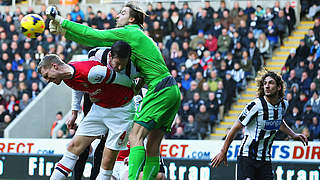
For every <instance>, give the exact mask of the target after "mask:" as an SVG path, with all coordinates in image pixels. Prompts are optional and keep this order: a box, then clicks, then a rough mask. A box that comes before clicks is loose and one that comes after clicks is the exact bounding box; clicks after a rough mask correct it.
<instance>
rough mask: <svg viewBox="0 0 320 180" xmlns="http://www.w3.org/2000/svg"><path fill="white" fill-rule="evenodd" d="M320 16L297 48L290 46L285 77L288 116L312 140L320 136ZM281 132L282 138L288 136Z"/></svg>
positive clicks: (291, 123)
mask: <svg viewBox="0 0 320 180" xmlns="http://www.w3.org/2000/svg"><path fill="white" fill-rule="evenodd" d="M319 41H320V19H319V18H316V19H315V21H314V27H313V28H312V29H310V30H309V31H308V34H306V35H305V37H304V39H302V40H300V44H299V46H298V48H296V49H291V51H290V55H289V56H288V58H287V60H286V63H285V66H284V67H283V76H282V77H283V80H284V81H285V82H286V84H287V89H286V99H287V100H288V101H289V109H288V112H287V114H286V116H285V120H286V122H287V124H288V125H289V126H291V127H292V129H293V130H294V131H295V132H297V133H305V134H306V135H307V136H308V137H309V139H310V140H320V124H319V118H320V96H319V93H320V48H319ZM286 138H287V137H286V136H284V135H283V136H281V137H280V139H286Z"/></svg>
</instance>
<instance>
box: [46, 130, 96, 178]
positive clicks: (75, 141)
mask: <svg viewBox="0 0 320 180" xmlns="http://www.w3.org/2000/svg"><path fill="white" fill-rule="evenodd" d="M95 138H96V137H93V136H77V135H76V136H74V137H73V138H72V140H71V142H70V143H69V145H68V148H67V151H66V152H65V153H64V154H63V157H62V158H61V160H60V161H59V162H58V163H57V164H56V167H55V169H54V171H53V173H52V175H51V177H50V180H63V179H66V178H67V177H68V174H69V173H70V172H71V171H72V170H73V168H74V166H75V164H76V162H77V160H78V158H79V155H80V154H81V153H82V152H83V151H84V150H85V149H86V147H88V145H90V144H91V142H92V141H93V140H94V139H95Z"/></svg>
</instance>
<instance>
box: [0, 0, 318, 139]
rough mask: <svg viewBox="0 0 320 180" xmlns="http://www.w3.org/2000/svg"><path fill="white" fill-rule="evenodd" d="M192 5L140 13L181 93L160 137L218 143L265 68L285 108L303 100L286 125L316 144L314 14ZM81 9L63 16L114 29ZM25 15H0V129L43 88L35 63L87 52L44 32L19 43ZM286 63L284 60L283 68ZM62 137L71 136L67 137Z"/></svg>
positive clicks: (110, 21) (274, 7)
mask: <svg viewBox="0 0 320 180" xmlns="http://www.w3.org/2000/svg"><path fill="white" fill-rule="evenodd" d="M191 2H192V1H190V2H188V1H184V2H183V3H179V4H177V3H175V2H171V3H166V6H164V5H163V3H161V2H157V3H152V4H151V3H149V4H148V5H147V6H146V9H145V10H146V12H147V14H148V15H149V16H148V17H147V18H146V20H145V23H144V32H145V33H146V34H148V35H149V36H150V37H151V38H153V39H154V40H155V41H156V43H157V44H158V46H159V48H160V51H161V52H162V55H163V57H164V59H165V61H166V64H167V66H168V68H169V70H170V71H171V73H172V75H173V76H174V78H175V79H176V80H177V82H178V84H179V87H180V89H181V92H182V97H181V98H182V99H181V101H182V103H181V104H182V105H181V108H180V110H179V113H178V116H177V119H176V122H175V124H174V125H173V129H172V132H171V134H168V135H167V136H166V138H168V139H170V138H172V139H208V138H209V139H222V138H223V137H224V136H225V132H226V131H227V130H228V128H230V127H231V125H232V124H233V121H235V120H236V119H237V115H238V114H239V113H240V111H241V110H242V109H243V107H244V105H245V104H246V103H248V102H249V99H253V97H255V84H254V81H253V80H254V78H255V76H256V75H257V72H258V70H259V69H261V68H263V67H264V66H265V67H267V69H268V70H273V71H277V72H279V73H282V74H283V79H284V80H285V81H286V83H287V84H290V86H288V88H287V89H288V90H287V94H286V96H287V97H288V96H290V94H291V96H292V100H291V101H289V102H292V103H290V105H292V104H293V105H294V104H300V103H302V101H303V102H304V104H306V105H305V107H304V106H299V107H298V111H299V112H302V113H300V114H299V117H300V118H298V120H300V122H298V123H297V122H296V121H295V122H294V123H292V124H291V125H292V126H295V127H297V128H296V129H298V128H299V129H301V130H303V129H304V128H301V127H300V126H303V127H305V128H307V129H308V132H309V133H310V135H311V134H312V136H310V137H312V138H313V139H319V135H320V133H319V131H320V130H319V128H320V126H319V123H318V122H317V121H318V120H319V114H318V113H319V111H320V110H319V109H320V107H319V106H318V105H319V103H320V102H319V101H320V99H319V90H320V85H319V84H320V80H319V79H320V71H319V70H318V69H319V66H318V64H319V58H318V57H319V56H320V48H319V39H318V38H319V36H320V35H319V32H320V30H319V29H320V23H319V19H317V15H316V13H314V15H313V16H312V17H310V16H311V15H312V14H311V15H309V16H308V17H309V18H314V19H315V22H312V21H302V22H300V21H299V19H300V17H299V13H297V12H295V9H294V8H292V7H290V4H280V3H279V2H278V1H273V2H272V3H274V4H270V3H269V4H268V5H269V6H268V7H267V6H265V5H264V6H263V7H262V6H260V5H259V4H258V3H257V4H252V2H251V1H248V2H247V3H246V4H244V3H243V2H242V3H241V5H239V3H238V2H237V1H232V2H233V3H230V4H227V5H226V2H225V1H221V2H214V3H215V4H219V5H218V6H214V8H213V6H212V4H211V3H210V2H209V1H206V2H205V3H203V5H202V6H201V7H200V8H199V9H196V8H194V7H193V6H190V3H191ZM228 2H230V1H228ZM301 2H302V4H303V3H305V1H303V0H302V1H301ZM312 5H313V4H308V5H306V6H303V7H304V8H305V9H306V11H302V13H303V14H306V12H307V9H308V8H309V7H312ZM81 7H82V6H78V5H76V6H72V8H73V9H72V10H71V11H69V12H68V13H66V14H65V17H66V18H68V19H70V20H73V21H75V22H78V23H83V24H87V25H88V26H91V27H93V28H97V29H110V28H114V27H115V17H116V15H117V12H116V11H115V9H113V8H110V10H109V11H108V12H107V13H106V12H103V11H100V10H96V9H95V8H94V7H96V6H87V9H86V10H84V9H82V8H81ZM69 9H70V7H69ZM305 9H303V10H305ZM44 10H45V6H44V5H43V6H42V8H41V11H40V12H36V13H39V14H40V15H42V17H43V18H44V20H45V22H46V25H47V26H46V27H48V23H49V22H48V19H47V18H46V17H45V15H44ZM31 12H33V13H34V11H33V9H32V8H29V9H28V10H27V12H26V13H23V12H22V11H21V9H20V8H19V7H18V8H16V10H15V11H14V12H13V11H10V10H9V9H8V8H7V9H6V11H3V12H1V16H0V32H1V33H0V43H1V49H0V54H1V56H0V57H1V62H0V70H1V73H0V74H1V76H0V77H1V79H0V82H1V84H0V92H1V93H0V94H1V95H2V96H3V97H2V98H0V99H1V101H0V102H1V105H0V113H1V114H0V118H1V119H0V123H1V127H2V131H3V128H5V127H6V126H7V124H8V123H9V122H10V121H9V120H8V116H9V117H10V118H11V119H12V118H14V117H15V116H17V114H18V113H19V112H20V111H21V110H22V109H23V107H21V106H20V105H26V104H28V103H25V100H22V97H23V96H29V99H34V97H35V96H36V95H37V94H38V93H39V91H40V90H42V89H43V88H44V87H45V86H46V82H44V81H43V80H42V79H41V78H40V77H39V76H38V75H37V74H36V73H35V71H34V70H35V67H36V65H37V63H38V62H39V60H40V59H41V57H43V56H44V55H45V54H47V53H57V54H58V55H59V56H61V57H62V59H64V60H65V61H69V60H70V59H71V58H72V56H73V55H76V54H86V53H87V52H88V50H89V48H87V47H82V46H80V45H77V44H76V43H72V42H70V41H67V40H66V39H65V38H63V37H61V36H53V35H51V34H50V33H49V32H48V29H46V30H45V32H44V34H43V36H39V37H38V38H37V39H27V38H25V37H24V36H23V35H21V34H20V33H19V20H20V19H21V18H22V17H23V15H24V14H27V13H31ZM297 14H298V16H297ZM296 24H297V26H295V25H296ZM309 29H310V30H309ZM300 40H303V41H300ZM298 45H299V47H298V48H297V46H298ZM296 48H297V49H296ZM306 49H307V50H308V51H309V52H310V53H309V54H308V55H306V54H305V53H302V52H304V51H305V50H306ZM290 52H291V53H290ZM289 54H290V56H289ZM287 57H288V59H289V61H288V60H287V63H285V62H286V59H287ZM267 59H269V60H267ZM291 59H294V61H291ZM291 62H296V63H295V64H292V63H291ZM291 72H293V73H292V74H294V73H296V74H299V73H300V74H299V75H296V78H295V77H291ZM20 74H21V75H20ZM20 76H22V77H20ZM23 76H25V78H23ZM292 76H293V75H292ZM292 78H293V79H294V80H292ZM312 82H313V83H312ZM20 84H21V85H20ZM23 84H24V85H23ZM1 86H2V87H1ZM20 86H21V87H20ZM33 86H38V88H36V87H33ZM294 89H295V90H294ZM288 94H289V95H288ZM12 95H14V96H12ZM303 95H304V96H303ZM301 96H302V97H301ZM300 97H301V98H300ZM20 102H24V103H20ZM233 102H236V103H233ZM309 104H310V105H311V108H312V110H310V106H307V105H309ZM293 105H292V106H293ZM2 106H3V107H2ZM292 109H293V107H292ZM305 109H308V110H305ZM291 114H293V115H296V113H292V112H291V111H289V113H288V116H290V115H291ZM5 117H7V118H5ZM5 119H7V120H5ZM11 121H14V119H13V120H11ZM302 122H303V123H304V125H301V123H302ZM299 123H300V124H299ZM49 126H50V125H49ZM294 129H295V128H294ZM0 131H1V130H0ZM305 132H306V133H308V132H307V131H305ZM48 136H49V131H48ZM62 136H69V135H68V132H66V133H64V135H62ZM240 136H241V135H240ZM0 137H1V136H0ZM285 138H286V137H284V138H283V139H285Z"/></svg>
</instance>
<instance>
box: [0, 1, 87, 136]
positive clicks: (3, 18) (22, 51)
mask: <svg viewBox="0 0 320 180" xmlns="http://www.w3.org/2000/svg"><path fill="white" fill-rule="evenodd" d="M45 9H46V7H45V6H42V7H41V10H40V12H39V14H40V15H41V16H42V17H43V19H44V20H45V22H46V28H47V29H46V30H45V32H44V34H43V35H41V36H39V37H37V38H36V39H30V38H26V37H25V36H24V35H23V34H22V33H21V32H20V20H21V19H22V18H23V16H24V15H26V14H30V13H35V12H34V10H33V8H31V7H30V8H28V10H27V12H25V13H23V12H22V11H21V9H20V8H19V7H17V8H16V10H15V11H14V12H13V11H11V10H10V7H5V10H4V11H3V12H0V137H3V131H4V129H5V128H6V127H7V126H8V125H9V124H10V122H12V121H13V120H14V118H15V117H16V116H17V115H18V114H19V113H20V112H21V111H23V110H24V109H25V108H26V107H27V106H28V104H29V103H30V102H31V101H32V100H33V99H34V98H35V97H36V96H37V95H38V94H39V93H40V91H41V90H42V89H43V88H44V87H45V86H46V82H45V81H44V80H43V79H42V78H41V77H40V76H39V74H38V73H37V72H36V67H37V65H38V63H39V61H40V60H41V58H42V57H44V56H45V55H46V54H47V53H56V54H58V55H59V56H60V57H61V58H62V59H64V60H66V61H67V60H70V59H71V58H72V55H74V54H82V53H86V52H87V50H86V49H83V48H81V47H79V46H78V45H77V44H76V43H72V42H71V41H67V40H66V39H65V38H64V37H60V36H53V35H52V34H50V33H49V31H48V23H49V21H48V19H47V18H46V16H45V13H44V12H45Z"/></svg>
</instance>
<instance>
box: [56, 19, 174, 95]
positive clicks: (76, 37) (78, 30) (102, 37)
mask: <svg viewBox="0 0 320 180" xmlns="http://www.w3.org/2000/svg"><path fill="white" fill-rule="evenodd" d="M62 27H63V28H64V29H66V30H67V31H66V34H65V37H66V38H67V39H70V40H72V41H75V42H77V43H79V44H83V45H86V46H91V47H97V46H112V44H113V43H114V42H116V41H119V40H122V41H125V42H127V43H128V44H129V45H130V46H131V49H132V55H131V60H132V62H133V63H134V65H135V66H136V67H137V69H138V70H139V71H140V73H141V76H142V77H143V78H144V80H145V82H146V84H147V85H148V88H149V89H153V88H154V87H155V85H156V84H158V82H160V81H161V80H162V79H163V78H164V77H167V76H169V75H170V73H169V70H168V68H167V66H166V64H165V62H164V59H163V57H162V55H161V52H160V50H159V48H158V47H157V45H156V43H155V42H154V41H153V40H152V39H151V38H150V37H148V36H146V35H145V34H144V32H143V31H142V30H141V29H140V27H139V26H138V25H126V26H124V27H122V28H115V29H110V30H96V29H93V28H91V27H88V26H85V25H82V24H78V23H75V22H72V21H68V20H64V21H63V23H62Z"/></svg>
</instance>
